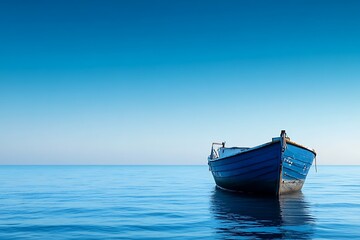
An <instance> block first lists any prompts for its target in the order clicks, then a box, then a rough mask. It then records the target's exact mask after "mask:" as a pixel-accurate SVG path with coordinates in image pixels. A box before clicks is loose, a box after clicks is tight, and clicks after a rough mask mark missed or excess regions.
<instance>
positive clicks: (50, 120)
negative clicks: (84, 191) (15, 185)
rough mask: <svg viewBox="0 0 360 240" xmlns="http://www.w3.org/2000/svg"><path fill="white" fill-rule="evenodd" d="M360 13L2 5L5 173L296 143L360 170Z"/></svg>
mask: <svg viewBox="0 0 360 240" xmlns="http://www.w3.org/2000/svg"><path fill="white" fill-rule="evenodd" d="M359 7H360V2H358V1H346V2H345V1H271V2H269V1H137V0H136V1H75V2H74V1H50V2H49V1H31V2H29V1H2V2H1V3H0V164H206V161H207V155H208V154H209V152H210V147H211V142H213V141H226V142H227V144H228V146H248V147H251V146H255V145H259V144H262V143H264V142H267V141H270V140H271V138H272V137H276V136H278V135H279V134H280V131H281V129H286V130H287V133H288V135H289V136H290V137H291V139H292V140H294V141H295V142H298V143H300V144H303V145H305V146H308V147H310V148H314V149H315V150H316V151H317V153H318V158H317V162H318V164H360V152H359V151H358V148H359V146H360V140H359V137H358V136H359V135H360V127H359V126H360V27H359V26H360V15H359V14H358V9H359Z"/></svg>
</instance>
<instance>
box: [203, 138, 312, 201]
mask: <svg viewBox="0 0 360 240" xmlns="http://www.w3.org/2000/svg"><path fill="white" fill-rule="evenodd" d="M314 158H315V153H314V152H313V151H310V150H309V149H306V148H304V147H302V146H300V145H297V144H295V143H292V142H290V141H288V142H287V144H286V148H283V143H282V142H281V141H274V142H270V143H268V144H264V145H262V146H259V147H256V148H253V149H249V150H248V151H245V152H242V153H239V154H236V155H233V156H229V157H225V158H220V159H214V160H209V161H208V164H209V168H210V170H211V172H212V175H213V177H214V180H215V182H216V185H217V186H218V187H219V188H221V189H224V190H229V191H240V192H251V193H260V194H267V195H279V194H285V193H290V192H296V191H299V190H300V189H301V188H302V186H303V184H304V181H305V179H306V176H307V173H308V171H309V169H310V167H311V164H312V162H313V160H314Z"/></svg>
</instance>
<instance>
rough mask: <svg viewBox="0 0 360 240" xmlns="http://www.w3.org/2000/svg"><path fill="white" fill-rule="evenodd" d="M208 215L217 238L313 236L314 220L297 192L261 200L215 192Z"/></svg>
mask: <svg viewBox="0 0 360 240" xmlns="http://www.w3.org/2000/svg"><path fill="white" fill-rule="evenodd" d="M211 211H212V213H213V215H214V219H215V222H216V223H215V224H216V225H215V229H216V234H217V235H220V237H225V238H233V237H236V236H239V237H240V236H243V237H245V238H251V239H252V238H263V239H274V238H276V239H279V238H280V239H281V238H286V239H309V238H311V237H312V235H313V232H314V225H315V219H314V217H313V216H312V215H311V214H310V212H309V205H308V203H307V202H306V201H305V200H304V196H303V194H302V193H301V192H298V193H295V194H291V195H283V196H280V197H279V198H264V197H259V196H249V195H240V194H235V193H230V192H226V191H223V190H220V189H217V188H215V190H214V192H213V195H212V199H211Z"/></svg>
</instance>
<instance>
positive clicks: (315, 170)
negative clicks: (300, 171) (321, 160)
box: [314, 155, 317, 172]
mask: <svg viewBox="0 0 360 240" xmlns="http://www.w3.org/2000/svg"><path fill="white" fill-rule="evenodd" d="M314 160H315V172H317V164H316V155H315V159H314Z"/></svg>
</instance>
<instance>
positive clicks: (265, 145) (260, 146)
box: [208, 139, 316, 162]
mask: <svg viewBox="0 0 360 240" xmlns="http://www.w3.org/2000/svg"><path fill="white" fill-rule="evenodd" d="M278 142H281V141H280V140H275V141H271V142H267V143H264V144H261V145H258V146H255V147H252V148H248V149H247V150H245V151H242V152H239V153H236V154H234V155H230V156H226V157H223V158H215V159H208V162H216V161H219V160H225V159H227V158H231V157H234V156H237V155H240V154H243V153H247V152H249V151H254V150H257V149H259V148H263V147H267V146H270V145H271V144H275V143H278ZM286 143H289V144H291V145H294V146H296V147H299V148H302V149H305V150H308V151H310V152H312V153H313V154H314V155H315V157H316V152H315V150H314V149H310V148H308V147H305V146H303V145H301V144H298V143H296V142H293V141H290V140H289V139H286ZM231 148H233V147H231ZM239 148H241V147H239Z"/></svg>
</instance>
